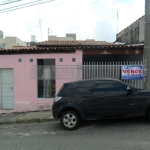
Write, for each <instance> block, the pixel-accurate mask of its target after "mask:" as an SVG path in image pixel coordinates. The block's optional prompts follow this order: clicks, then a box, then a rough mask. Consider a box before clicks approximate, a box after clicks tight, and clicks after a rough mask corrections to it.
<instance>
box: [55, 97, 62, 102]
mask: <svg viewBox="0 0 150 150" xmlns="http://www.w3.org/2000/svg"><path fill="white" fill-rule="evenodd" d="M61 98H62V97H59V96H56V97H55V98H54V102H58V101H59V100H61Z"/></svg>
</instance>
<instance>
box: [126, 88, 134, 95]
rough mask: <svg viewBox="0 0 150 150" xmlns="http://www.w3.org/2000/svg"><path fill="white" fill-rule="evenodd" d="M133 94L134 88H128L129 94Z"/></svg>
mask: <svg viewBox="0 0 150 150" xmlns="http://www.w3.org/2000/svg"><path fill="white" fill-rule="evenodd" d="M132 92H133V88H131V87H130V86H128V87H127V93H128V94H130V93H132Z"/></svg>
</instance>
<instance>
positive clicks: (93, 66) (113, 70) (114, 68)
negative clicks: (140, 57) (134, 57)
mask: <svg viewBox="0 0 150 150" xmlns="http://www.w3.org/2000/svg"><path fill="white" fill-rule="evenodd" d="M123 65H143V62H142V61H126V62H84V64H83V66H82V69H83V72H82V73H83V79H95V78H113V79H119V80H122V79H121V78H122V75H121V68H122V66H123ZM122 81H123V82H126V83H128V84H130V85H132V86H134V87H137V88H141V89H143V88H144V79H143V80H122Z"/></svg>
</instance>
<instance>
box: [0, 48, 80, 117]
mask: <svg viewBox="0 0 150 150" xmlns="http://www.w3.org/2000/svg"><path fill="white" fill-rule="evenodd" d="M19 58H21V59H22V62H18V59H19ZM30 58H32V59H33V62H30V61H29V60H30ZM59 58H63V62H59ZM72 58H76V62H72ZM37 59H55V64H56V66H65V65H66V66H67V65H69V66H71V65H73V66H75V65H77V64H82V51H81V50H77V51H76V53H72V54H69V53H66V54H65V53H62V54H19V55H0V68H12V69H13V73H14V106H15V107H14V110H7V111H6V110H0V114H1V113H9V112H26V111H35V110H43V109H51V106H52V103H53V99H52V98H49V99H45V98H37V80H36V78H33V77H32V76H31V68H33V66H36V65H37ZM74 80H77V79H76V78H74V79H61V78H58V79H56V93H57V92H58V91H59V89H60V87H61V86H62V84H63V83H65V82H69V81H74Z"/></svg>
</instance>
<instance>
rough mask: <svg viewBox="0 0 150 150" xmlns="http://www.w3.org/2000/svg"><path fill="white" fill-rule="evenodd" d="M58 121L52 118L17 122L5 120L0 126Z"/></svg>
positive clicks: (19, 120)
mask: <svg viewBox="0 0 150 150" xmlns="http://www.w3.org/2000/svg"><path fill="white" fill-rule="evenodd" d="M55 121H58V120H56V119H54V118H30V119H18V120H10V121H8V120H6V121H1V122H0V125H10V124H30V123H43V122H55Z"/></svg>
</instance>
